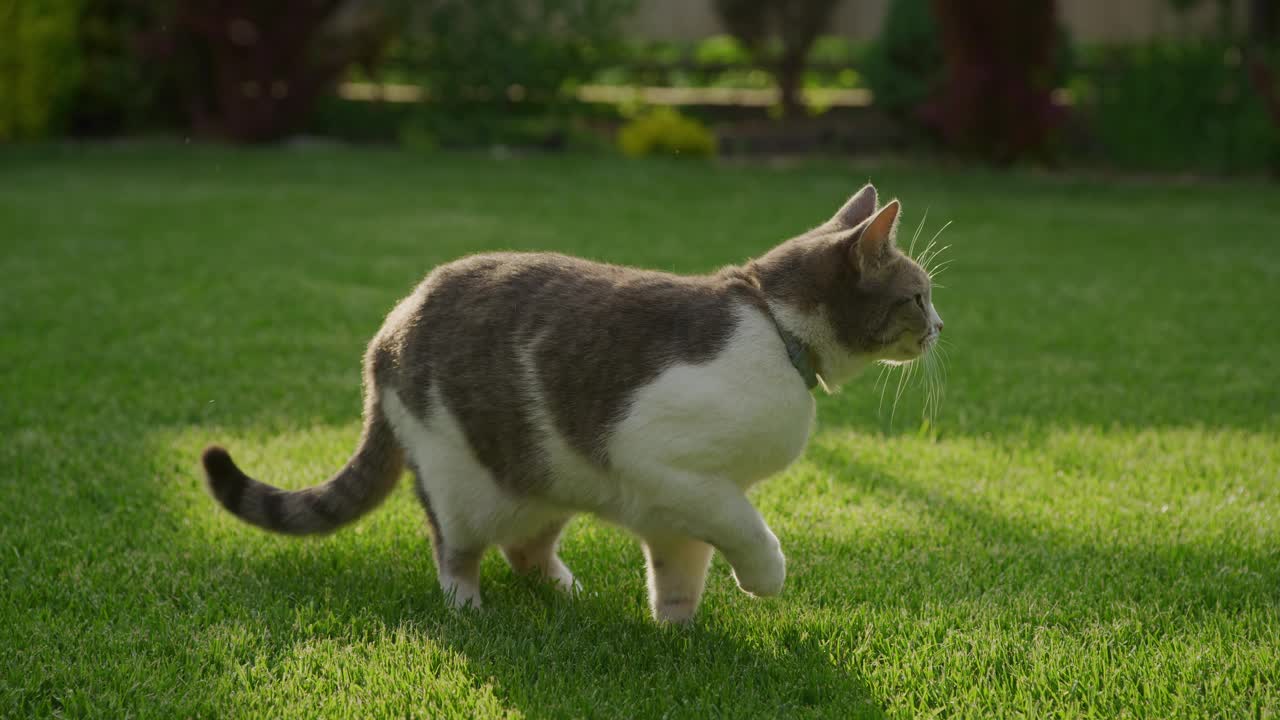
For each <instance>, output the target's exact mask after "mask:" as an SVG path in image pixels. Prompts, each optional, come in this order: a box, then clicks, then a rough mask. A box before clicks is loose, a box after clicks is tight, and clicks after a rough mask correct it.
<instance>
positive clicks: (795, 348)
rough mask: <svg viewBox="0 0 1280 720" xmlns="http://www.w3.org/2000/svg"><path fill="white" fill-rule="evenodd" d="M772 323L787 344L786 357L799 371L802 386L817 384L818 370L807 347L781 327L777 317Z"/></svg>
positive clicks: (810, 386) (811, 387) (811, 386)
mask: <svg viewBox="0 0 1280 720" xmlns="http://www.w3.org/2000/svg"><path fill="white" fill-rule="evenodd" d="M773 324H774V326H776V327H777V328H778V335H780V336H782V344H783V345H786V346H787V359H788V360H790V361H791V366H792V367H794V368H795V369H796V372H798V373H800V378H801V379H802V380H804V386H805V387H807V388H809V389H810V390H812V389H813V388H814V387H815V386H816V385H817V384H818V371H817V370H815V369H814V368H813V359H812V353H811V351H810V350H809V347H808V346H807V345H805V344H804V341H803V340H801V339H800V338H798V337H796V336H795V334H794V333H792V332H790V331H788V330H787V329H786V328H784V327H782V325H780V324H779V323H778V319H777V318H774V319H773Z"/></svg>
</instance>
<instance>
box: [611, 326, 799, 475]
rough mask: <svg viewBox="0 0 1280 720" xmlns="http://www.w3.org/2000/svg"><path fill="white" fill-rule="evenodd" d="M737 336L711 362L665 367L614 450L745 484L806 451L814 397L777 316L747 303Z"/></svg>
mask: <svg viewBox="0 0 1280 720" xmlns="http://www.w3.org/2000/svg"><path fill="white" fill-rule="evenodd" d="M739 312H740V317H739V321H738V323H737V325H736V327H735V331H734V334H733V336H732V337H731V338H730V340H729V342H728V344H727V345H726V347H725V348H724V350H723V351H722V352H720V353H719V354H718V355H717V356H716V357H715V358H713V359H712V360H711V361H710V362H707V363H703V364H699V365H684V364H682V365H677V366H674V367H671V368H668V369H667V370H666V371H664V372H663V373H662V375H660V376H659V377H658V378H657V379H656V380H655V381H654V382H652V383H650V384H649V385H647V386H645V387H644V388H641V389H640V390H639V391H638V392H637V393H636V395H635V397H634V400H633V403H632V406H631V411H630V412H629V413H628V415H627V417H626V418H625V419H624V420H623V421H622V422H621V423H620V424H619V426H618V427H617V430H616V432H615V433H614V435H613V441H612V442H611V447H610V457H611V458H612V459H613V461H614V462H615V464H616V465H618V466H619V467H620V469H624V471H625V467H626V466H627V465H628V464H643V465H652V464H655V463H656V464H660V465H661V466H663V467H667V468H671V469H672V470H676V471H679V472H684V473H691V474H697V475H706V476H715V477H721V478H725V479H729V480H732V481H733V482H735V483H737V484H739V485H742V486H744V487H745V486H748V485H751V484H752V483H755V482H757V481H759V480H762V479H764V478H766V477H768V476H770V475H773V474H774V473H777V472H779V471H781V470H782V469H783V468H785V467H787V466H788V465H790V464H791V463H792V462H793V461H794V460H795V459H796V458H797V457H799V456H800V454H801V453H802V452H803V451H804V446H805V443H806V442H807V440H808V437H809V432H810V430H811V428H812V426H813V418H814V400H813V396H812V395H811V394H810V393H809V391H808V389H807V388H806V387H805V385H804V381H803V380H802V379H801V378H800V374H799V373H798V372H797V371H796V369H795V368H794V367H793V366H792V365H791V363H790V361H789V360H788V359H787V354H786V350H785V348H784V346H783V343H782V339H781V337H779V336H778V332H777V329H776V327H775V326H774V324H773V322H772V320H770V319H769V318H767V317H766V316H765V315H764V314H763V313H761V312H760V311H758V310H756V309H754V308H749V307H745V306H744V307H742V308H741V309H740V310H739Z"/></svg>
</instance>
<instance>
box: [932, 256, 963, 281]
mask: <svg viewBox="0 0 1280 720" xmlns="http://www.w3.org/2000/svg"><path fill="white" fill-rule="evenodd" d="M955 261H956V259H955V258H951V259H950V260H943V261H942V262H940V263H938V264H937V266H935V267H931V268H929V269H928V270H927V271H926V272H928V273H929V279H930V280H932V279H933V278H936V277H938V276H939V275H941V274H942V271H943V270H946V269H947V266H948V265H950V264H951V263H953V262H955Z"/></svg>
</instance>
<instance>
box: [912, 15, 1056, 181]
mask: <svg viewBox="0 0 1280 720" xmlns="http://www.w3.org/2000/svg"><path fill="white" fill-rule="evenodd" d="M933 9H934V13H935V16H936V17H937V19H938V28H939V31H940V33H941V36H942V51H943V57H944V60H945V64H946V71H945V81H944V82H943V83H942V85H941V87H940V89H939V91H938V93H937V94H936V95H935V96H934V98H933V99H932V101H930V102H929V103H927V105H926V108H925V114H926V117H927V119H928V121H929V123H930V124H931V125H932V126H933V127H934V128H935V129H936V130H937V131H938V132H939V133H940V135H941V136H942V137H943V139H944V140H946V142H947V143H948V144H949V145H950V146H951V147H952V148H954V149H956V150H960V151H963V152H973V153H976V154H978V155H979V156H981V157H983V158H985V159H987V160H988V161H990V162H994V163H997V164H1008V163H1011V162H1013V161H1015V160H1017V159H1018V158H1021V157H1025V156H1028V155H1034V156H1038V157H1040V158H1041V159H1047V158H1048V157H1049V140H1050V136H1051V132H1052V130H1053V127H1054V125H1055V124H1056V120H1057V115H1058V113H1057V109H1056V108H1055V107H1054V105H1053V62H1054V57H1055V51H1056V42H1057V39H1058V37H1057V31H1056V29H1057V25H1056V12H1055V11H1056V8H1055V5H1054V2H1053V0H933Z"/></svg>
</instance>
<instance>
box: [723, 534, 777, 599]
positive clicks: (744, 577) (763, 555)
mask: <svg viewBox="0 0 1280 720" xmlns="http://www.w3.org/2000/svg"><path fill="white" fill-rule="evenodd" d="M733 578H734V580H737V581H738V587H740V588H742V590H743V592H746V593H750V594H752V595H755V596H757V597H768V596H771V595H777V594H779V593H781V592H782V584H783V583H784V582H786V579H787V559H786V557H784V556H783V554H782V547H781V546H780V545H778V543H777V540H774V542H773V546H772V547H770V548H769V549H768V550H765V551H762V552H760V553H758V554H757V555H756V556H755V557H753V558H751V562H749V563H743V564H741V565H737V566H734V568H733Z"/></svg>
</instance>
